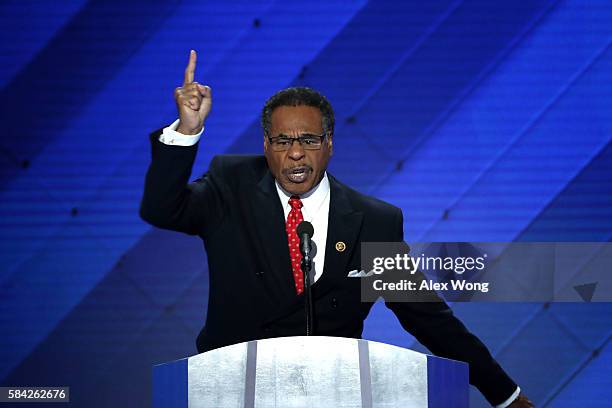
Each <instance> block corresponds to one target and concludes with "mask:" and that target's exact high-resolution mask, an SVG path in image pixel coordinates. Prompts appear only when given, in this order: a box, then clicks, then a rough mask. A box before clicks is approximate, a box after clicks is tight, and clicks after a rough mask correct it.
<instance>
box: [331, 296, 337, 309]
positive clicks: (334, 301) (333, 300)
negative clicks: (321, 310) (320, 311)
mask: <svg viewBox="0 0 612 408" xmlns="http://www.w3.org/2000/svg"><path fill="white" fill-rule="evenodd" d="M331 307H333V308H334V309H335V308H337V307H338V299H336V298H335V297H333V298H332V299H331Z"/></svg>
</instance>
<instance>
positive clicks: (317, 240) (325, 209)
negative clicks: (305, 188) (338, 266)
mask: <svg viewBox="0 0 612 408" xmlns="http://www.w3.org/2000/svg"><path fill="white" fill-rule="evenodd" d="M274 183H275V184H276V191H277V192H278V198H279V199H280V200H281V205H282V206H283V211H284V212H285V220H286V219H287V217H288V216H289V212H290V211H291V205H289V198H290V197H291V194H290V193H288V192H287V191H285V190H284V189H283V188H282V187H281V186H280V184H278V182H277V181H275V182H274ZM329 196H330V190H329V179H328V178H327V173H324V174H323V178H322V179H321V182H320V183H319V184H317V185H316V186H315V187H314V188H313V189H312V190H310V191H309V192H307V193H305V194H302V195H301V196H300V200H302V215H303V216H304V221H308V222H309V223H311V224H312V226H313V228H314V234H313V235H312V242H313V245H312V247H313V252H314V257H313V259H312V272H314V280H313V282H316V281H317V279H319V278H320V277H321V274H323V266H324V261H325V244H326V243H327V221H328V218H329ZM287 250H289V249H287Z"/></svg>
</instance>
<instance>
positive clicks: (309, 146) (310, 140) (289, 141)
mask: <svg viewBox="0 0 612 408" xmlns="http://www.w3.org/2000/svg"><path fill="white" fill-rule="evenodd" d="M325 136H327V133H323V134H321V135H310V134H305V135H302V136H300V137H286V136H277V137H269V136H268V141H269V142H270V146H272V150H274V151H275V152H285V151H287V150H289V149H290V148H291V146H293V142H295V141H296V140H297V141H298V142H299V143H300V146H302V148H303V149H304V150H320V149H321V146H322V145H323V139H325Z"/></svg>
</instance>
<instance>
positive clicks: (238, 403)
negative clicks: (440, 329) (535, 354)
mask: <svg viewBox="0 0 612 408" xmlns="http://www.w3.org/2000/svg"><path fill="white" fill-rule="evenodd" d="M468 385H469V383H468V365H467V364H466V363H463V362H459V361H454V360H448V359H445V358H440V357H435V356H431V355H427V354H422V353H418V352H416V351H413V350H408V349H404V348H401V347H396V346H391V345H388V344H383V343H378V342H375V341H367V340H358V339H349V338H342V337H324V336H309V337H306V336H304V337H281V338H272V339H264V340H256V341H249V342H245V343H239V344H234V345H232V346H227V347H223V348H220V349H216V350H212V351H209V352H206V353H202V354H198V355H195V356H193V357H189V358H184V359H181V360H177V361H174V362H170V363H165V364H159V365H156V366H154V367H153V407H155V408H162V407H163V408H179V407H180V408H186V407H190V408H200V407H207V408H208V407H214V408H225V407H232V408H234V407H236V408H238V407H239V408H243V407H247V408H249V407H254V408H268V407H279V408H291V407H313V408H314V407H316V408H319V407H321V408H324V407H330V408H331V407H334V408H335V407H347V408H348V407H351V408H353V407H355V408H357V407H358V408H362V407H364V408H376V407H381V408H395V407H402V408H408V407H415V408H417V407H418V408H422V407H429V408H432V407H436V408H437V407H457V408H467V407H468V402H469V401H468V395H469V394H468Z"/></svg>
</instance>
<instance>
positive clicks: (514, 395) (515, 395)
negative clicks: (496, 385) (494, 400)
mask: <svg viewBox="0 0 612 408" xmlns="http://www.w3.org/2000/svg"><path fill="white" fill-rule="evenodd" d="M520 393H521V387H519V386H517V387H516V390H514V392H513V393H512V395H511V396H510V398H508V399H507V400H505V401H504V402H502V403H501V404H499V405H496V406H495V408H506V407H507V406H508V405H510V404H512V403H513V402H514V400H515V399H517V398H518V396H519V394H520Z"/></svg>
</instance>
